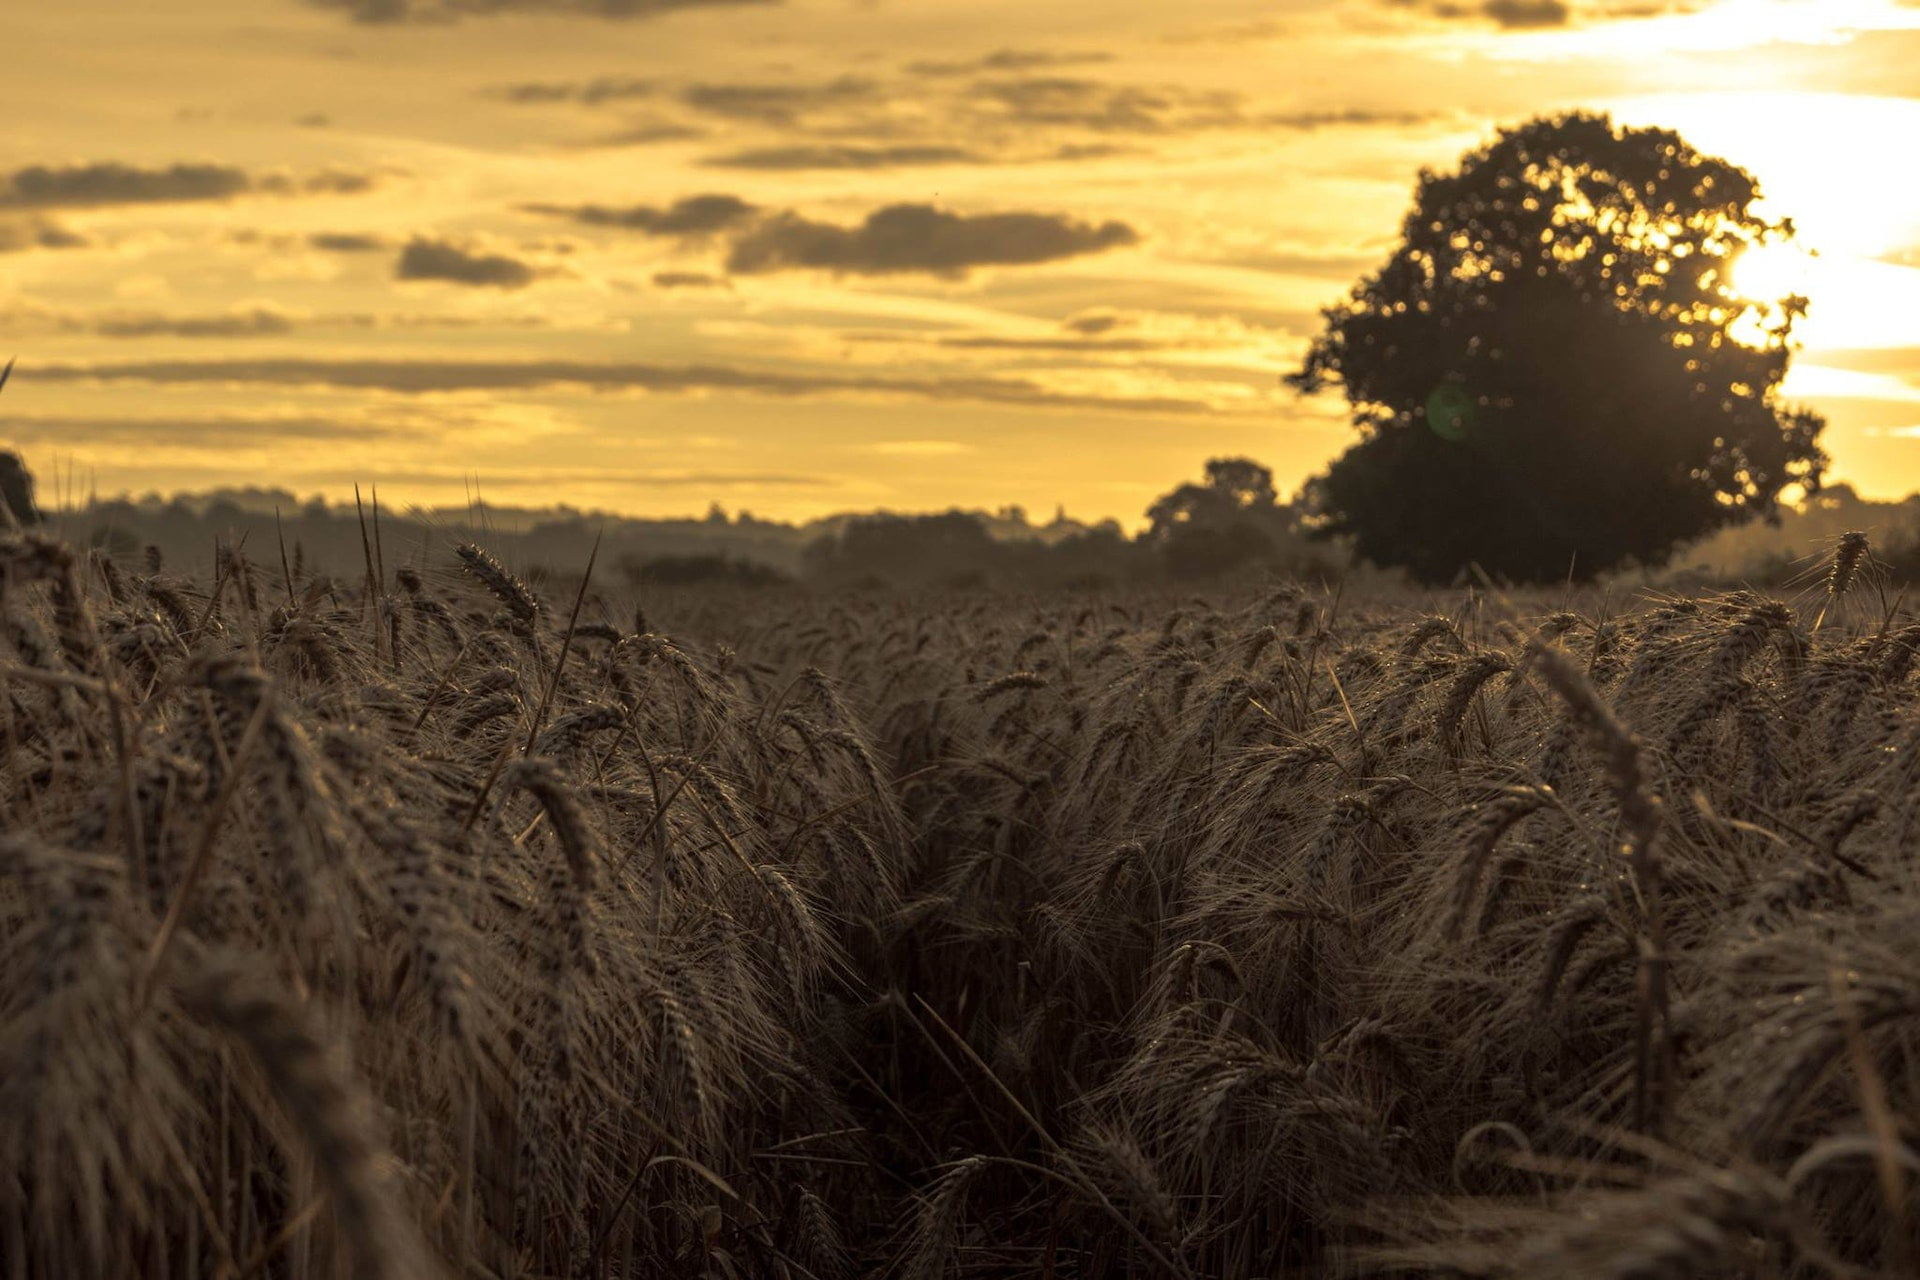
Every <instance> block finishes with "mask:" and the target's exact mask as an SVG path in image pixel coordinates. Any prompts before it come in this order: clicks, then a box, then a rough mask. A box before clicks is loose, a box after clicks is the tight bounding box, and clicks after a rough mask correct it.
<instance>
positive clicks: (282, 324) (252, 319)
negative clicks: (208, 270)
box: [93, 307, 298, 338]
mask: <svg viewBox="0 0 1920 1280" xmlns="http://www.w3.org/2000/svg"><path fill="white" fill-rule="evenodd" d="M297 325H298V321H297V320H296V318H295V317H293V316H290V315H288V314H287V313H286V312H284V311H276V310H274V309H272V308H270V307H250V308H247V309H245V310H241V311H234V312H229V313H228V314H225V315H207V316H168V315H153V314H140V313H135V314H124V313H122V314H109V315H106V316H103V317H101V318H100V319H99V320H97V321H96V322H95V323H94V325H93V332H95V333H97V334H99V335H100V336H101V337H103V338H260V337H277V336H279V335H280V334H286V333H292V332H293V331H294V329H295V328H296V327H297Z"/></svg>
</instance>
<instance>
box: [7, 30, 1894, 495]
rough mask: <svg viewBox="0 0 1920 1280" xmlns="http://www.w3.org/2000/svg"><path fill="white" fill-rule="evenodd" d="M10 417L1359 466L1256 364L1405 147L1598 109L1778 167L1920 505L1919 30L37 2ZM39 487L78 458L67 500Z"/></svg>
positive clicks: (491, 485)
mask: <svg viewBox="0 0 1920 1280" xmlns="http://www.w3.org/2000/svg"><path fill="white" fill-rule="evenodd" d="M4 41H5V56H6V67H7V69H6V74H5V75H4V77H0V118H4V119H5V121H6V130H5V134H4V141H0V354H4V353H6V352H17V353H18V355H19V357H20V366H19V369H18V371H17V373H16V375H15V380H14V381H13V382H12V383H11V384H10V385H9V386H8V387H7V389H6V392H5V394H4V396H0V440H10V441H11V442H12V443H13V445H14V447H16V448H18V449H20V450H21V451H22V452H23V453H24V454H25V456H26V457H27V459H28V462H29V464H30V465H31V466H33V467H34V469H35V470H36V471H37V472H38V473H39V474H40V475H41V477H42V486H43V489H44V490H46V491H47V492H46V495H45V496H48V497H51V496H53V494H52V491H53V490H54V488H55V487H56V481H55V479H54V477H55V474H56V473H57V474H58V475H59V476H62V477H65V476H68V475H71V476H73V477H74V478H75V483H77V484H78V485H79V486H80V487H81V488H83V489H84V488H86V487H87V486H88V485H91V486H93V487H94V488H97V490H98V491H100V492H101V493H106V494H112V493H118V492H122V491H132V492H135V493H140V492H145V491H148V490H154V489H158V490H161V491H164V492H172V491H174V490H179V489H204V488H209V487H213V486H225V485H236V486H237V485H278V486H284V487H286V488H289V489H292V490H295V491H296V492H298V493H300V494H303V495H304V494H308V493H313V492H322V493H325V494H327V495H329V496H334V497H338V496H342V495H348V494H350V493H351V489H352V486H353V484H354V482H355V481H360V482H363V483H365V482H368V481H377V482H378V483H379V485H380V488H381V492H382V495H383V497H384V498H387V499H388V500H390V501H395V502H420V503H443V502H449V501H451V502H461V501H463V500H464V499H465V496H466V495H467V493H468V492H469V491H470V489H471V487H472V485H473V483H474V482H475V481H476V480H477V481H478V484H479V486H480V489H481V491H482V492H483V494H484V495H485V496H486V497H487V498H488V499H490V500H492V501H496V502H500V503H510V504H515V505H543V504H547V503H559V502H564V503H570V504H573V505H576V506H581V507H597V508H603V509H608V510H615V511H622V512H629V513H636V514H666V513H678V512H697V511H700V510H703V509H704V508H705V506H706V504H707V502H708V501H709V500H715V499H717V500H719V501H721V502H723V503H724V504H726V505H727V506H728V507H729V508H733V509H740V508H747V509H750V510H752V511H754V512H755V513H757V514H760V515H765V516H779V517H787V518H798V517H807V516H813V515H819V514H824V513H827V512H830V511H835V510H846V509H868V508H874V507H890V508H894V509H914V510H919V509H935V508H944V507H947V506H950V505H962V506H986V507H998V506H1000V505H1003V504H1006V503H1021V504H1024V505H1026V506H1027V507H1029V508H1030V509H1031V510H1033V511H1034V512H1035V513H1036V514H1044V513H1048V512H1051V510H1052V509H1053V507H1054V505H1055V504H1056V503H1063V504H1065V506H1066V508H1067V510H1068V511H1069V512H1070V513H1071V514H1073V515H1076V516H1079V517H1082V518H1100V517H1105V516H1116V517H1119V518H1120V519H1122V520H1123V521H1126V522H1128V523H1129V524H1132V523H1135V522H1137V521H1138V519H1139V516H1140V513H1141V511H1142V510H1143V509H1144V507H1145V506H1146V505H1147V503H1148V502H1149V501H1151V499H1152V498H1153V496H1154V495H1155V494H1157V493H1159V492H1162V491H1164V490H1165V489H1167V488H1169V487H1170V486H1171V485H1172V484H1174V483H1176V482H1178V481H1180V480H1182V479H1186V478H1189V477H1192V476H1195V475H1197V474H1198V472H1199V468H1200V465H1201V463H1202V462H1203V461H1204V460H1205V459H1206V458H1208V457H1212V456H1218V455H1224V454H1247V455H1250V456H1253V457H1255V458H1258V459H1260V460H1262V461H1263V462H1265V463H1267V464H1268V465H1270V466H1271V467H1272V468H1273V469H1274V472H1275V475H1276V479H1277V481H1278V482H1279V487H1280V488H1281V489H1282V491H1283V492H1291V491H1292V490H1293V489H1294V488H1296V487H1297V486H1298V484H1299V483H1300V482H1301V481H1302V480H1304V479H1305V478H1306V477H1307V476H1308V475H1310V474H1311V473H1313V472H1314V471H1316V470H1318V469H1319V468H1321V467H1322V466H1323V465H1324V464H1325V463H1326V462H1327V461H1328V460H1329V459H1330V458H1331V457H1333V456H1334V455H1335V454H1336V453H1338V452H1339V451H1340V450H1341V449H1342V448H1344V447H1345V445H1346V443H1347V442H1348V440H1349V434H1350V433H1349V429H1348V427H1347V426H1346V424H1345V420H1344V418H1343V417H1342V416H1341V414H1340V411H1339V407H1338V406H1337V405H1336V404H1334V403H1330V402H1326V401H1312V400H1301V399H1299V398H1298V397H1296V396H1295V395H1294V394H1293V393H1292V392H1291V391H1288V390H1287V389H1285V388H1283V387H1282V386H1281V385H1280V384H1279V378H1280V376H1281V374H1283V373H1285V372H1287V371H1289V370H1290V369H1292V368H1293V367H1294V365H1295V364H1296V362H1297V360H1298V358H1299V355H1300V353H1301V352H1302V350H1303V349H1304V347H1305V344H1306V342H1307V340H1308V337H1309V336H1310V334H1311V333H1312V331H1313V328H1314V324H1315V320H1316V314H1315V309H1316V308H1317V307H1318V306H1320V305H1322V304H1325V303H1327V302H1330V301H1332V300H1334V299H1335V298H1337V297H1339V296H1340V295H1341V294H1342V293H1344V292H1345V290H1346V289H1347V288H1348V287H1349V286H1350V285H1351V284H1352V282H1353V281H1354V280H1355V279H1356V278H1357V277H1358V276H1359V275H1360V274H1362V273H1363V272H1365V271H1366V270H1368V269H1370V268H1371V267H1373V266H1375V265H1377V264H1378V263H1379V262H1380V261H1381V260H1383V259H1384V257H1385V256H1386V254H1387V253H1388V251H1389V250H1390V247H1391V246H1392V244H1393V241H1394V238H1395V235H1396V232H1397V230H1398V223H1399V220H1400V218H1401V216H1402V214H1403V213H1404V212H1405V210H1406V208H1407V206H1408V204H1409V201H1410V198H1411V194H1412V189H1413V183H1414V181H1415V177H1416V174H1417V172H1418V170H1419V169H1420V167H1421V166H1423V165H1429V166H1435V167H1442V166H1450V165H1451V164H1452V163H1453V162H1454V161H1455V160H1457V158H1458V157H1459V156H1460V154H1461V153H1462V152H1464V151H1466V150H1468V149H1470V148H1472V147H1474V146H1475V145H1477V144H1478V143H1480V142H1482V141H1484V140H1485V139H1486V138H1487V137H1488V136H1489V134H1490V132H1491V130H1492V129H1493V128H1494V127H1495V126H1496V125H1499V124H1502V123H1512V122H1516V121H1518V120H1521V119H1524V118H1526V117H1528V116H1532V115H1536V114H1540V113H1543V112H1549V111H1555V110H1561V109H1566V108H1571V107H1589V108H1599V109H1604V110H1609V111H1612V112H1613V113H1614V114H1615V116H1616V118H1617V119H1619V120H1621V121H1623V122H1626V123H1632V124H1660V125H1666V126H1669V127H1672V128H1675V129H1677V130H1678V131H1679V132H1680V133H1681V134H1682V136H1684V137H1685V138H1687V139H1688V140H1689V141H1691V142H1692V143H1694V144H1695V145H1696V146H1697V147H1699V148H1700V149H1702V150H1704V151H1707V152H1709V153H1713V154H1718V155H1721V156H1724V157H1725V158H1727V159H1729V160H1731V161H1733V162H1734V163H1736V164H1739V165H1742V166H1744V167H1745V168H1747V169H1748V170H1750V171H1751V172H1753V173H1754V174H1756V175H1757V176H1758V177H1759V178H1760V180H1761V183H1762V187H1763V190H1764V191H1765V192H1766V194H1767V197H1768V210H1769V211H1770V212H1775V213H1779V214H1784V215H1787V216H1791V217H1792V218H1793V219H1794V220H1795V222H1796V223H1797V224H1798V226H1799V227H1800V230H1801V239H1802V242H1803V243H1804V244H1805V245H1806V247H1807V248H1808V249H1810V250H1813V251H1814V255H1813V256H1792V257H1785V256H1776V257H1775V258H1774V259H1773V260H1771V261H1769V262H1766V263H1764V264H1760V268H1761V269H1756V270H1755V271H1754V272H1753V277H1754V279H1753V280H1751V281H1749V282H1748V283H1751V284H1754V285H1755V286H1764V285H1768V284H1779V285H1786V284H1791V285H1792V286H1793V287H1795V288H1797V289H1798V290H1799V291H1800V292H1803V293H1805V294H1807V295H1808V296H1809V297H1810V298H1811V299H1812V311H1811V314H1810V316H1809V318H1808V320H1807V321H1806V322H1805V324H1804V326H1803V329H1802V332H1803V335H1804V338H1805V340H1806V346H1805V349H1804V350H1803V351H1802V352H1801V354H1800V355H1799V357H1798V359H1797V360H1796V363H1795V367H1794V372H1793V374H1792V375H1791V376H1790V378H1789V381H1788V385H1787V391H1788V393H1789V394H1790V395H1791V396H1792V397H1794V398H1797V399H1800V400H1804V401H1806V402H1808V403H1811V404H1812V405H1814V406H1815V407H1817V408H1819V409H1820V410H1821V411H1823V412H1824V413H1826V414H1827V415H1828V417H1829V419H1830V422H1831V426H1830V427H1829V429H1828V433H1827V439H1826V444H1827V448H1828V450H1829V452H1831V453H1832V454H1833V456H1834V460H1835V467H1834V470H1833V472H1832V478H1833V479H1835V480H1844V481H1847V482H1851V483H1853V484H1854V485H1856V486H1857V487H1858V488H1859V489H1860V490H1861V491H1862V492H1863V493H1866V494H1868V495H1872V496H1888V497H1890V496H1897V495H1900V494H1904V493H1906V492H1908V491H1909V490H1912V489H1914V488H1917V487H1920V171H1916V169H1915V167H1914V166H1913V164H1912V163H1911V155H1910V153H1911V140H1912V139H1913V138H1915V137H1916V136H1920V4H1916V3H1911V2H1909V3H1901V2H1899V0H1790V2H1781V0H1695V2H1693V3H1687V2H1685V0H1681V2H1676V3H1661V2H1660V0H1618V2H1613V0H1564V2H1563V0H1264V2H1254V0H1186V2H1184V3H1180V4H1168V3H1166V2H1165V0H1053V2H1052V3H1046V4H1037V3H1034V2H1033V0H784V2H781V0H175V2H174V3H171V4H166V5H156V4H152V3H150V2H149V0H62V2H61V3H58V4H30V5H29V4H21V5H15V6H10V12H9V14H8V17H7V21H6V24H5V36H4ZM59 483H61V484H64V483H66V482H65V481H64V480H61V481H60V482H59Z"/></svg>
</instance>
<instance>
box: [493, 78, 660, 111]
mask: <svg viewBox="0 0 1920 1280" xmlns="http://www.w3.org/2000/svg"><path fill="white" fill-rule="evenodd" d="M658 89H659V85H658V83H657V82H656V81H653V80H642V79H639V78H638V77H635V76H596V77H595V78H594V79H592V80H559V81H554V80H547V81H532V82H524V83H521V84H508V85H500V86H498V87H496V88H493V89H489V90H487V92H488V94H489V95H490V96H492V97H496V98H504V99H505V100H506V101H508V102H519V103H527V104H536V103H546V102H580V103H585V104H586V105H587V106H590V107H597V106H599V105H600V104H601V103H603V102H622V101H626V100H629V99H632V98H651V97H652V96H653V95H654V94H655V93H656V92H657V91H658Z"/></svg>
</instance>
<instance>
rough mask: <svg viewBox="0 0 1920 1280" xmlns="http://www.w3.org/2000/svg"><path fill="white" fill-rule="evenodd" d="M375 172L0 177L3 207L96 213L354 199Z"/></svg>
mask: <svg viewBox="0 0 1920 1280" xmlns="http://www.w3.org/2000/svg"><path fill="white" fill-rule="evenodd" d="M375 182H376V179H375V178H374V176H373V175H372V174H368V173H362V172H358V171H353V170H346V169H328V170H323V171H321V172H319V173H315V174H309V175H307V176H305V177H295V176H292V175H289V174H284V173H266V174H254V173H250V172H249V171H247V170H245V169H242V168H238V167H236V166H233V165H225V164H203V163H192V164H185V163H183V164H173V165H167V166H164V167H143V166H140V165H130V164H121V163H119V162H117V161H95V162H92V163H88V164H71V165H28V166H26V167H25V168H22V169H15V170H14V171H13V172H12V173H10V174H7V175H5V176H4V177H0V208H12V209H95V208H102V207H107V206H112V205H131V204H179V203H191V202H196V201H222V200H232V199H234V198H236V197H239V196H244V195H256V194H265V195H301V194H306V195H353V194H358V193H360V192H363V191H367V190H370V189H372V187H373V186H374V185H375Z"/></svg>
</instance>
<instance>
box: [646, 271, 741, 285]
mask: <svg viewBox="0 0 1920 1280" xmlns="http://www.w3.org/2000/svg"><path fill="white" fill-rule="evenodd" d="M653 287H654V288H656V289H730V288H732V287H733V286H732V285H731V283H729V281H728V280H727V278H726V277H725V276H716V275H709V274H707V273H706V272H704V271H656V272H654V273H653Z"/></svg>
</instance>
